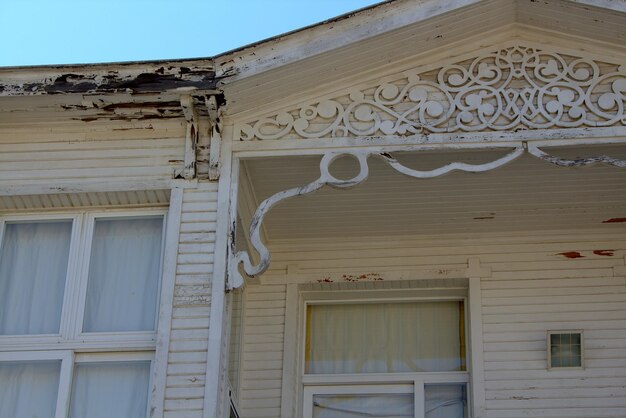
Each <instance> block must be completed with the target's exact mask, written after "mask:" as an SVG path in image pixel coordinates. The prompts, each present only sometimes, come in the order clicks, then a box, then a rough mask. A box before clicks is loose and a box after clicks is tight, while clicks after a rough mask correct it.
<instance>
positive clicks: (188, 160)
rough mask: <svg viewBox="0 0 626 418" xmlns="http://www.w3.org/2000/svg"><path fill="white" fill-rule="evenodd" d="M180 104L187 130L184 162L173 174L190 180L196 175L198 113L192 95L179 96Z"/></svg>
mask: <svg viewBox="0 0 626 418" xmlns="http://www.w3.org/2000/svg"><path fill="white" fill-rule="evenodd" d="M180 106H181V107H182V109H183V115H184V116H185V120H186V121H187V132H186V135H185V162H184V166H183V168H182V170H180V171H177V172H176V173H175V174H174V177H175V178H179V177H182V178H184V179H185V180H191V179H193V178H195V177H196V146H197V144H198V138H199V132H198V114H197V112H196V109H195V106H194V103H193V97H192V96H191V95H188V94H186V95H183V96H181V98H180Z"/></svg>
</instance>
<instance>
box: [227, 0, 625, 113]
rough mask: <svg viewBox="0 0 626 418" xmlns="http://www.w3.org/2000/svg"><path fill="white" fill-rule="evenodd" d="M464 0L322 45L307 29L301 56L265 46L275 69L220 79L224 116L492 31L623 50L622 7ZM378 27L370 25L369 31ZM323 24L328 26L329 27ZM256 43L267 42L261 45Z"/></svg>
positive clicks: (421, 57)
mask: <svg viewBox="0 0 626 418" xmlns="http://www.w3.org/2000/svg"><path fill="white" fill-rule="evenodd" d="M399 3H400V4H402V5H403V7H406V8H410V7H415V5H414V3H410V2H399ZM466 3H468V4H470V3H471V4H470V5H468V6H465V7H460V8H458V9H454V10H453V11H449V12H445V13H442V14H435V15H434V17H430V18H425V19H422V20H419V21H415V22H413V23H410V24H406V25H403V26H400V27H396V28H394V29H390V30H388V31H386V32H380V31H379V32H380V33H379V32H377V33H376V35H375V36H369V37H368V36H362V37H361V38H358V39H352V38H351V34H350V32H346V33H341V32H336V33H335V36H336V37H341V36H345V37H346V39H348V40H349V42H346V43H344V44H343V45H342V46H339V47H336V48H333V49H328V50H324V51H321V50H320V49H319V48H318V49H317V50H311V49H312V48H308V46H307V43H306V42H305V41H306V39H308V38H306V36H308V35H307V34H306V33H303V34H293V35H292V36H294V37H295V36H300V37H301V39H302V54H301V57H300V58H299V59H293V58H292V59H290V60H281V57H280V52H275V51H273V49H272V50H270V51H264V52H266V53H272V54H275V56H276V62H277V64H276V65H275V66H274V67H271V68H270V69H268V70H263V71H261V70H259V72H257V73H255V74H250V75H246V76H245V77H239V78H237V76H236V75H235V76H229V77H227V78H225V79H224V80H223V81H222V82H221V83H220V87H221V88H222V89H223V90H224V92H225V96H226V98H227V107H226V111H227V114H228V115H230V116H232V117H233V119H237V118H238V117H239V116H240V115H239V114H241V113H244V114H245V112H249V111H253V110H254V109H255V108H266V107H268V106H272V105H277V104H278V103H281V102H282V103H286V102H288V101H289V100H294V101H297V100H298V98H301V97H305V96H306V95H307V94H310V95H318V94H320V92H321V91H324V90H325V89H332V88H333V87H331V86H334V88H335V89H336V88H337V85H341V84H342V83H343V84H346V83H354V82H355V80H358V81H363V80H365V79H372V78H376V77H380V76H383V75H385V74H386V72H387V73H388V72H390V71H391V72H393V71H399V70H402V65H408V64H406V63H407V62H409V61H413V64H412V65H413V66H415V65H416V64H415V63H416V62H417V65H420V64H421V63H424V62H429V60H431V58H430V55H432V54H437V55H439V56H443V57H445V56H446V53H447V51H448V50H450V51H453V50H454V49H456V50H457V51H458V50H459V49H463V48H466V47H472V46H471V45H472V44H473V47H480V46H481V45H485V44H489V43H490V41H491V38H494V37H500V40H502V38H503V37H504V38H506V37H508V38H509V39H510V38H511V37H516V36H518V35H519V34H520V33H528V34H530V35H531V36H534V37H535V38H539V39H543V40H544V41H545V42H546V43H548V42H551V41H552V38H553V37H555V38H558V37H572V38H577V37H582V38H584V40H582V39H579V40H576V39H574V40H575V41H585V42H591V43H594V42H599V43H602V44H603V46H604V47H605V48H607V49H609V50H610V49H615V50H617V51H621V53H623V52H624V47H623V45H624V44H625V41H626V13H623V12H619V11H614V10H609V9H603V8H600V7H595V6H590V5H587V4H583V3H580V2H573V1H566V0H550V1H530V0H484V1H479V2H466ZM375 16H376V15H375V14H374V15H372V16H364V17H359V18H358V19H361V24H362V25H368V24H372V26H375V23H376V22H374V23H372V22H370V21H373V20H374V18H375ZM353 18H354V19H356V18H357V17H353ZM376 29H377V28H375V27H374V28H373V29H372V32H375V31H376ZM547 29H549V30H550V32H548V31H547ZM328 30H329V31H333V30H334V29H333V28H332V27H329V28H328ZM320 36H321V35H320ZM275 42H276V43H275V44H274V46H275V49H276V50H277V51H280V48H281V42H283V43H285V41H284V40H277V41H275ZM309 42H313V40H309ZM585 42H579V43H583V44H584V43H585ZM268 43H270V44H271V42H268ZM491 43H493V42H492V41H491ZM261 45H263V46H264V47H265V48H267V47H268V45H267V44H261ZM572 45H576V44H572ZM257 52H259V51H257ZM254 53H255V51H254V50H251V51H243V52H242V53H241V54H240V55H239V58H241V59H245V57H246V56H249V55H254ZM220 60H221V57H217V58H216V67H217V68H218V73H219V71H220V70H219V68H220V65H221V66H222V67H223V65H224V63H223V62H222V61H220ZM283 61H284V62H283ZM233 62H234V64H232V65H233V70H236V68H237V65H238V64H237V59H236V58H235V59H234V61H233ZM253 64H254V62H252V63H248V62H245V63H241V64H240V67H241V68H242V71H247V73H249V72H250V70H248V67H250V66H251V65H253ZM259 67H263V65H259ZM392 68H393V69H392ZM407 68H410V65H409V66H408V67H407ZM247 73H246V74H247Z"/></svg>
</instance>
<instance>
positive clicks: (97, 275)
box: [83, 217, 163, 332]
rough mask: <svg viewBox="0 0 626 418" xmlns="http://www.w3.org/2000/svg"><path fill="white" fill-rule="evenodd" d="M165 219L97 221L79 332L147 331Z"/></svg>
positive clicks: (150, 327) (151, 317)
mask: <svg viewBox="0 0 626 418" xmlns="http://www.w3.org/2000/svg"><path fill="white" fill-rule="evenodd" d="M162 228H163V218H162V217H158V218H142V219H137V218H135V219H98V220H96V224H95V228H94V235H93V243H92V247H91V259H90V263H89V283H88V285H87V300H86V303H85V318H84V322H83V331H85V332H107V331H151V330H154V328H155V313H156V304H157V296H158V290H159V280H160V277H159V272H160V260H161V235H162V234H161V232H162Z"/></svg>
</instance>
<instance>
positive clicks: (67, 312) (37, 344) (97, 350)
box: [0, 207, 171, 418]
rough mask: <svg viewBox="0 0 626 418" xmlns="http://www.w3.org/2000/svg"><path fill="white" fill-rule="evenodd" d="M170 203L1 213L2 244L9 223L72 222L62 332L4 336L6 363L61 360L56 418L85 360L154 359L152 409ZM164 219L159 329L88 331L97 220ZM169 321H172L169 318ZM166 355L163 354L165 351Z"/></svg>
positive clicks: (62, 417)
mask: <svg viewBox="0 0 626 418" xmlns="http://www.w3.org/2000/svg"><path fill="white" fill-rule="evenodd" d="M168 215H169V211H168V207H154V208H140V209H128V208H122V209H98V210H76V211H54V212H45V213H44V212H32V213H24V214H10V215H2V216H0V248H1V245H2V243H3V239H4V231H5V225H6V224H7V223H30V222H33V223H34V222H47V221H58V220H67V221H71V224H72V231H71V234H70V248H69V254H68V264H67V273H66V278H65V288H64V290H63V300H62V302H61V303H62V307H61V318H60V322H59V332H58V333H57V334H31V335H0V362H29V361H33V362H37V361H49V360H58V361H60V362H61V369H60V376H59V387H58V394H57V405H56V411H55V418H66V417H67V416H69V415H68V414H69V408H70V401H71V389H72V379H73V374H74V366H75V365H76V364H80V363H103V362H126V361H128V362H131V361H149V362H150V368H149V374H150V375H149V381H148V387H147V388H146V390H147V391H148V402H147V405H146V417H147V416H149V413H150V408H151V407H152V402H153V398H152V397H153V395H152V394H151V393H150V391H151V390H152V385H153V383H154V380H153V379H154V378H155V376H154V370H155V367H156V362H157V358H156V357H157V354H158V348H157V337H158V335H159V332H160V328H161V327H162V326H165V325H167V324H163V325H161V324H160V323H159V320H160V318H159V316H160V315H159V314H160V312H161V310H162V309H163V304H164V303H168V302H167V301H164V299H163V295H162V292H163V288H164V286H167V284H165V283H164V281H165V280H168V281H169V280H171V278H169V277H164V276H165V274H166V268H167V267H166V266H165V265H164V264H165V252H166V244H167V241H166V240H167V231H168ZM150 217H160V218H161V219H162V225H161V248H160V254H159V266H158V275H157V280H158V288H157V297H156V301H155V306H154V327H153V330H151V331H116V332H83V330H82V328H83V322H84V312H85V302H86V296H87V284H88V280H89V277H88V274H89V263H90V257H91V246H92V242H93V234H94V227H95V222H96V220H97V219H116V218H117V219H132V218H139V219H141V218H150ZM166 322H167V321H166ZM161 355H162V354H161Z"/></svg>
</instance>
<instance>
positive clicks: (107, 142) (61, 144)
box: [0, 121, 185, 194]
mask: <svg viewBox="0 0 626 418" xmlns="http://www.w3.org/2000/svg"><path fill="white" fill-rule="evenodd" d="M81 127H82V131H80V130H76V131H75V132H74V131H72V130H71V129H70V128H68V127H66V130H65V131H63V132H56V131H55V130H54V129H55V128H50V129H48V132H47V133H48V135H44V134H43V133H42V132H40V131H39V130H37V129H33V130H31V131H29V132H23V131H15V132H12V131H11V130H10V129H7V130H6V131H5V132H3V133H2V134H0V191H1V190H5V192H4V193H3V194H27V193H28V192H29V191H35V190H38V189H37V187H44V188H45V187H48V186H49V187H50V191H52V192H54V191H55V190H56V192H59V191H63V189H64V188H69V189H70V190H74V189H72V188H75V187H78V185H83V186H84V187H85V188H90V187H91V188H92V189H93V190H94V191H102V188H103V187H104V184H103V183H106V182H108V183H112V182H113V183H116V184H123V183H124V182H128V183H129V184H137V185H141V184H145V185H149V187H143V188H144V189H146V188H148V189H149V188H154V187H155V185H158V184H161V187H164V186H167V181H169V180H170V179H171V178H172V175H173V173H174V170H175V169H177V168H179V167H181V165H182V161H183V160H184V149H185V147H184V140H185V133H184V127H183V125H182V124H181V122H180V121H175V122H169V123H168V124H165V123H160V124H157V123H155V124H154V126H152V125H146V126H143V127H142V128H141V129H140V128H136V129H130V128H129V127H127V126H117V127H116V126H113V127H111V126H109V129H108V131H104V132H100V131H96V130H92V129H89V127H87V126H85V125H84V123H83V124H81ZM94 129H95V128H94ZM96 184H99V185H100V187H101V189H100V190H98V188H97V187H98V186H95V185H96ZM20 188H22V190H25V193H24V192H22V193H20V190H21V189H20ZM134 188H135V189H137V188H141V187H139V186H136V187H134ZM39 193H41V191H39Z"/></svg>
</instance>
